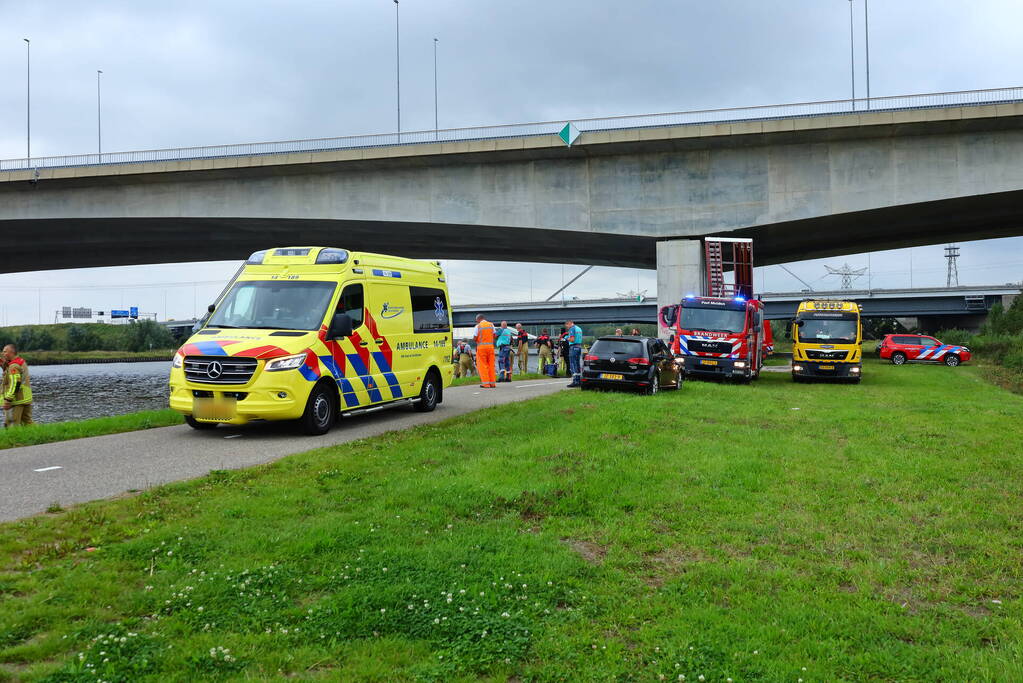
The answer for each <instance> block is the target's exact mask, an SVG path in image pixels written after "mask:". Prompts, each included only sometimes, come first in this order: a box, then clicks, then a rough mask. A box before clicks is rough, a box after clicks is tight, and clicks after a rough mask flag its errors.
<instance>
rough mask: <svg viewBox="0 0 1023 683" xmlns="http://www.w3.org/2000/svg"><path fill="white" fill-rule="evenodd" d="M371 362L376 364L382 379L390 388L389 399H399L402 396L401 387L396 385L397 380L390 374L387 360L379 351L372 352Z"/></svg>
mask: <svg viewBox="0 0 1023 683" xmlns="http://www.w3.org/2000/svg"><path fill="white" fill-rule="evenodd" d="M373 360H375V361H376V362H377V367H378V368H380V372H382V373H383V374H384V379H386V380H387V384H388V386H390V387H391V397H392V398H401V397H402V396H403V394H402V393H401V385H400V384H398V378H397V377H395V376H394V373H393V372H391V366H390V364H389V363H388V362H387V359H386V358H384V354H383V353H381V352H380V351H374V352H373Z"/></svg>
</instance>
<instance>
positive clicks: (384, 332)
mask: <svg viewBox="0 0 1023 683" xmlns="http://www.w3.org/2000/svg"><path fill="white" fill-rule="evenodd" d="M366 318H367V329H368V332H369V335H370V336H369V337H368V338H367V339H366V341H368V342H370V347H369V348H370V357H371V360H372V363H373V375H374V377H375V378H376V381H377V384H378V386H379V387H380V391H381V392H382V393H383V395H384V400H389V399H398V398H408V397H409V396H414V395H415V392H417V391H418V386H417V385H416V377H417V376H421V374H422V373H421V372H419V368H420V367H421V366H422V356H421V355H420V354H422V351H421V350H417V349H415V348H414V347H412V346H410V345H409V342H411V341H414V340H413V339H412V337H413V336H414V335H413V334H412V306H411V302H410V301H409V288H408V285H406V284H403V283H401V282H393V283H392V282H386V281H385V282H376V281H373V282H372V284H371V285H370V286H369V290H368V298H367V300H366Z"/></svg>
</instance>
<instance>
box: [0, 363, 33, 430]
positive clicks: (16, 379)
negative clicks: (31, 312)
mask: <svg viewBox="0 0 1023 683" xmlns="http://www.w3.org/2000/svg"><path fill="white" fill-rule="evenodd" d="M3 356H4V360H5V361H7V369H6V372H4V390H3V395H4V412H6V411H8V410H10V411H11V412H10V417H9V418H8V425H10V426H12V427H16V426H18V425H30V424H33V423H32V385H31V382H30V381H29V374H28V365H27V364H26V363H25V359H24V358H22V357H21V356H19V355H18V349H17V348H16V347H15V346H14V344H8V345H7V346H5V347H4V350H3Z"/></svg>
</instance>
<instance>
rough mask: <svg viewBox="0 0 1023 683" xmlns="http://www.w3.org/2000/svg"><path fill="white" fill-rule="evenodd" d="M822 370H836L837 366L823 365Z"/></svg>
mask: <svg viewBox="0 0 1023 683" xmlns="http://www.w3.org/2000/svg"><path fill="white" fill-rule="evenodd" d="M820 369H821V370H834V369H835V366H834V365H822V366H821V367H820Z"/></svg>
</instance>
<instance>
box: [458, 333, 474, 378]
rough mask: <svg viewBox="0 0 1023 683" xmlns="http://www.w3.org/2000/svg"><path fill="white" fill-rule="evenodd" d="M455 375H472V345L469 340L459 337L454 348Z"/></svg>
mask: <svg viewBox="0 0 1023 683" xmlns="http://www.w3.org/2000/svg"><path fill="white" fill-rule="evenodd" d="M454 362H455V366H454V373H455V376H456V377H457V376H461V377H470V376H472V375H473V347H471V346H470V344H469V341H466V340H465V339H461V340H460V341H458V344H457V345H455V348H454Z"/></svg>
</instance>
